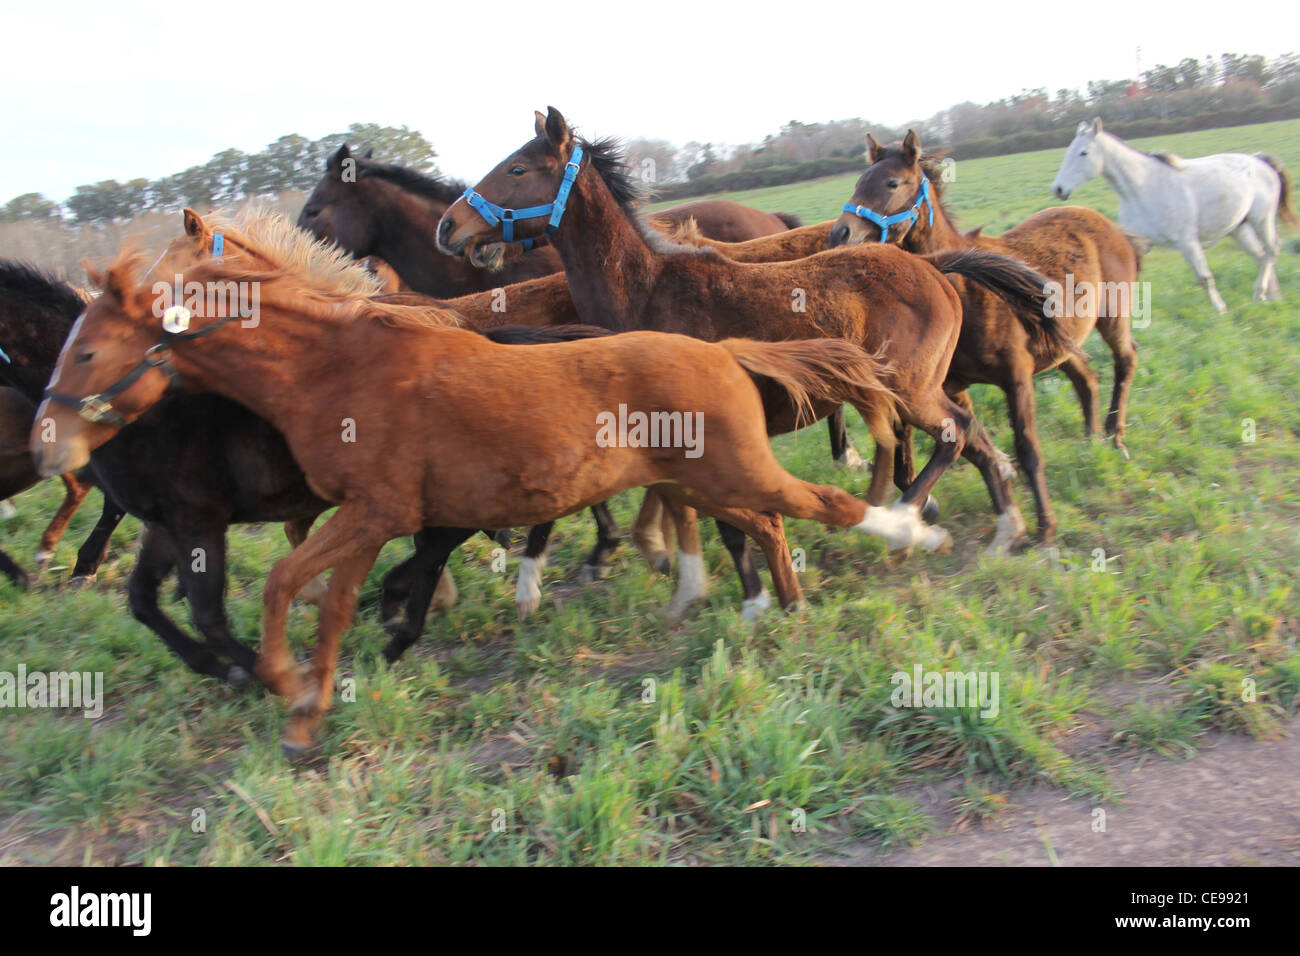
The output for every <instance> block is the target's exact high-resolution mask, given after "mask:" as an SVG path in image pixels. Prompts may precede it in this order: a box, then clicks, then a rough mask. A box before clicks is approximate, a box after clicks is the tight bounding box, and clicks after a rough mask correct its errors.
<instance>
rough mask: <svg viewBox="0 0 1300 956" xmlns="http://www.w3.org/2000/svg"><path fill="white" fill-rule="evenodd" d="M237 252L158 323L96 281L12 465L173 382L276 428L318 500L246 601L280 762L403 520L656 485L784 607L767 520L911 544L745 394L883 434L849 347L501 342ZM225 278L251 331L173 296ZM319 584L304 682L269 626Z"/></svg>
mask: <svg viewBox="0 0 1300 956" xmlns="http://www.w3.org/2000/svg"><path fill="white" fill-rule="evenodd" d="M238 258H239V257H237V256H227V257H224V258H223V259H221V260H213V259H210V258H209V259H205V260H202V261H200V262H199V263H197V264H195V265H193V266H191V267H189V268H184V269H183V270H182V273H183V274H182V279H183V282H184V286H185V288H186V293H185V294H186V296H187V299H186V303H185V305H184V306H180V307H177V306H172V307H169V308H166V309H162V321H161V323H160V321H159V319H158V317H157V313H158V311H159V310H160V309H161V307H162V306H163V305H165V304H166V297H162V296H160V294H159V293H158V292H157V291H155V288H156V287H155V286H153V285H151V284H146V283H143V282H141V280H140V278H139V265H140V263H141V257H140V256H138V255H136V254H132V253H126V254H124V255H122V256H120V257H119V259H118V260H117V261H116V262H115V263H113V265H112V266H111V267H110V268H109V269H108V270H107V272H106V273H105V274H102V275H101V274H99V273H92V278H93V279H94V280H95V282H96V284H97V285H98V286H99V287H100V288H101V289H102V290H103V294H102V295H101V296H100V297H99V298H98V299H97V300H96V301H95V302H94V303H93V304H92V305H91V306H90V307H89V309H88V310H87V312H86V314H85V316H84V318H83V319H82V320H81V321H80V322H79V323H78V326H77V329H76V330H75V331H74V333H73V335H72V336H71V338H70V339H69V341H68V344H67V345H66V347H65V349H64V353H63V356H62V357H61V359H60V362H59V365H58V367H57V369H56V371H55V375H54V377H53V379H52V381H51V384H50V393H49V394H50V395H51V396H58V398H57V401H56V400H55V398H47V400H46V401H45V402H44V403H43V404H42V406H41V408H40V410H39V412H38V422H39V424H38V426H37V427H35V428H34V429H33V432H32V437H31V450H32V454H33V457H34V458H35V460H36V462H37V466H38V468H39V470H40V471H41V472H42V473H43V474H54V473H57V472H61V471H66V470H68V469H71V468H75V467H78V466H80V465H81V464H84V462H85V460H86V459H87V457H88V455H89V453H90V450H91V449H93V448H94V447H96V446H97V445H99V444H101V443H102V442H104V441H106V440H107V439H108V438H110V437H111V436H112V435H113V434H114V433H115V432H116V431H117V424H118V423H119V422H130V421H132V420H134V419H135V418H137V417H139V415H141V414H142V413H143V412H144V411H146V410H147V409H148V408H149V407H151V406H152V405H153V404H155V403H156V402H157V401H158V400H159V399H160V398H161V397H162V396H163V395H164V393H165V392H166V391H167V388H168V386H169V382H170V379H171V378H172V377H173V375H174V376H175V377H178V378H179V379H180V380H181V381H183V382H184V383H185V385H186V387H187V388H189V389H192V390H196V391H211V392H215V393H217V394H221V395H224V396H226V397H228V398H231V399H233V400H236V401H238V402H240V403H241V404H243V405H245V406H246V407H248V408H249V409H250V410H251V411H254V412H255V413H256V414H258V415H261V416H262V417H264V418H265V419H266V420H267V421H269V422H271V423H272V424H273V425H274V426H275V427H276V428H277V429H278V430H279V431H281V432H282V433H283V434H284V436H285V437H286V439H287V440H288V442H289V446H290V448H291V450H292V452H293V454H294V457H295V458H296V459H297V461H298V463H299V464H300V465H301V466H302V468H303V471H304V473H305V475H306V476H307V481H308V483H309V484H310V486H311V487H312V489H313V490H314V491H316V492H317V493H319V494H320V495H321V496H322V497H324V498H325V499H326V500H328V501H331V502H334V503H337V504H338V509H337V511H335V513H334V514H333V516H332V517H331V518H330V519H329V520H328V521H327V522H326V523H325V524H324V525H323V526H322V527H321V528H320V529H318V530H316V531H314V532H313V533H312V534H311V535H310V536H309V537H308V538H307V540H306V541H305V542H304V543H303V544H302V545H300V546H299V547H298V548H296V549H294V550H293V551H292V552H291V553H290V554H289V555H288V556H287V557H285V558H284V559H282V560H281V561H280V562H279V563H277V564H276V566H275V568H274V569H272V571H271V573H270V575H269V577H268V579H267V582H266V588H265V592H264V605H265V610H264V616H263V627H262V631H263V643H262V652H261V655H260V658H259V661H258V673H259V676H261V677H262V678H263V679H264V680H265V681H266V682H267V683H268V684H269V685H270V686H272V687H273V688H274V689H275V690H276V691H277V692H278V693H280V694H281V695H282V696H284V697H285V698H286V699H287V700H288V701H290V702H291V705H292V709H291V712H292V718H291V721H290V725H289V727H288V729H287V731H286V734H285V735H284V738H283V743H284V745H285V747H286V749H287V750H288V751H289V752H290V753H291V754H296V753H301V752H302V750H303V749H305V748H307V747H308V746H310V745H311V744H312V743H313V741H314V739H315V737H316V733H317V731H318V728H319V726H320V723H321V721H322V719H323V716H324V713H325V711H326V710H327V709H328V708H329V706H330V701H331V698H332V694H333V678H334V670H335V667H336V665H337V658H338V651H339V639H340V636H341V633H342V631H343V630H345V629H346V627H347V626H348V625H349V624H350V622H351V620H352V616H353V613H354V611H355V606H356V598H357V591H358V588H359V587H360V585H361V582H362V581H363V580H364V577H365V575H366V573H367V571H368V570H369V568H370V566H371V565H372V564H373V562H374V560H375V558H376V556H377V555H378V553H379V550H380V548H382V546H383V545H384V543H385V542H387V541H388V540H390V539H392V538H394V537H397V536H400V535H403V534H408V533H413V532H415V531H417V530H419V529H420V528H421V527H423V526H426V525H453V524H454V525H456V526H467V527H512V526H516V525H525V524H536V523H540V522H544V521H549V520H552V519H554V518H556V517H559V516H561V515H565V514H570V513H572V512H574V511H577V510H579V509H580V508H583V507H586V506H587V505H589V504H591V503H592V502H595V501H602V500H605V499H607V498H609V497H611V496H612V495H614V494H617V493H618V492H620V491H623V490H626V489H628V488H633V487H637V486H654V487H656V488H657V489H658V490H659V491H660V492H661V493H662V494H663V496H664V497H665V498H666V499H667V500H668V501H669V503H670V507H671V508H672V509H673V510H674V513H675V514H676V515H677V516H678V520H679V521H680V522H681V523H682V524H685V523H689V522H690V521H692V520H693V514H694V511H693V510H692V509H698V510H700V511H702V512H704V513H705V514H710V515H714V516H716V517H719V518H722V519H724V520H726V521H728V522H730V523H731V524H733V525H735V526H737V527H740V528H742V529H744V530H745V532H746V533H747V534H750V535H751V536H752V537H754V538H755V539H756V540H758V541H759V542H760V544H761V545H762V546H763V549H764V552H765V554H766V555H767V560H768V566H769V569H770V571H771V574H772V576H773V580H774V582H775V583H776V586H777V591H778V593H779V595H780V597H781V600H782V603H783V604H786V605H790V604H794V603H796V602H797V601H798V600H799V587H798V582H797V580H796V579H795V576H794V572H793V568H792V566H791V559H790V554H789V550H788V548H787V546H786V544H785V537H784V532H783V529H782V520H781V516H782V515H784V516H789V517H798V518H806V519H811V520H816V521H820V522H822V523H824V524H827V525H835V526H842V527H857V528H859V529H860V530H862V531H865V532H868V533H874V534H881V535H884V536H886V537H890V538H897V537H902V538H905V539H907V540H910V539H911V537H912V534H913V532H914V531H915V530H916V529H915V527H914V522H911V521H908V520H907V516H906V515H902V514H900V513H899V512H898V511H896V510H893V509H888V508H879V507H873V506H869V505H867V504H864V503H863V502H861V501H859V500H858V499H856V498H854V497H853V496H852V495H849V494H847V493H846V492H844V491H842V490H841V489H838V488H834V487H830V486H820V485H812V484H808V483H806V482H803V481H800V480H798V479H796V478H794V477H792V476H790V475H789V474H787V473H786V472H785V471H784V470H783V469H782V468H781V466H780V465H779V464H778V463H777V461H776V458H775V456H774V455H773V454H772V450H771V447H770V446H769V444H768V437H767V430H766V428H765V427H764V419H765V413H764V408H763V403H762V400H761V398H760V395H759V389H758V387H757V386H756V385H755V378H758V379H759V380H761V381H763V382H764V383H765V384H766V385H767V387H768V388H770V389H781V390H782V391H783V392H784V394H785V395H786V405H787V407H788V408H789V410H790V414H792V415H797V414H799V413H800V412H801V411H803V410H806V409H807V408H808V407H809V405H811V404H814V403H816V404H825V403H827V402H832V401H844V400H847V398H848V397H849V396H850V395H851V396H853V397H854V399H855V400H857V401H859V402H861V403H862V404H863V406H864V407H866V408H868V410H869V411H871V412H872V415H871V417H872V420H876V419H880V418H885V417H886V416H887V413H888V410H889V409H890V407H891V406H892V405H893V402H894V398H893V395H892V394H891V393H890V391H889V390H888V388H887V387H886V386H885V384H884V383H883V382H882V381H881V377H880V376H881V371H882V370H881V367H880V364H879V362H878V361H877V360H876V359H874V358H873V357H871V356H870V355H868V354H867V353H866V352H864V351H863V350H861V349H860V348H857V347H856V346H853V345H850V344H848V343H845V342H837V341H833V340H825V341H800V342H787V343H760V342H749V341H735V340H729V341H724V342H721V343H717V344H710V343H706V342H701V341H699V340H698V339H694V338H690V337H687V336H675V335H662V334H659V333H653V332H639V333H632V334H628V335H614V336H609V337H605V338H593V339H588V340H586V341H580V342H573V343H569V344H564V345H535V346H502V345H497V344H495V343H493V342H489V341H487V340H486V339H485V338H483V337H482V336H480V335H477V334H475V333H472V332H469V331H467V330H465V329H462V328H459V327H458V326H459V317H458V316H457V315H456V314H455V313H452V312H450V311H448V310H445V309H439V308H431V307H424V306H412V305H402V304H390V303H386V302H384V301H381V300H376V299H374V298H371V297H368V296H366V295H359V294H356V293H348V292H345V291H343V290H341V289H338V288H335V287H333V286H332V285H331V284H330V279H329V277H328V276H324V277H322V276H319V275H317V274H315V273H313V272H312V271H311V270H310V269H309V268H296V269H295V268H289V267H284V268H281V269H278V270H274V271H269V272H268V271H264V270H249V269H248V267H247V264H246V263H245V264H243V265H241V264H240V263H239V262H238V261H237V260H238ZM232 283H233V284H234V287H235V288H241V289H243V288H248V289H253V288H256V289H258V290H259V291H258V293H257V294H258V300H259V304H258V308H257V313H256V316H254V317H252V320H253V321H252V324H250V322H249V319H248V317H241V315H240V313H239V312H235V313H232V314H224V315H221V316H220V317H217V316H214V315H205V314H203V312H204V308H205V306H204V298H203V296H202V295H201V294H200V295H193V296H191V294H190V292H189V290H190V289H199V290H213V289H218V288H221V289H228V288H231V287H232V286H231V284H232ZM254 283H255V285H253V284H254ZM209 294H210V293H209ZM190 306H193V307H194V308H193V309H190V308H189V307H190ZM237 322H238V324H236V323H237ZM160 324H161V326H162V327H161V328H160ZM163 372H170V373H172V374H163ZM521 383H527V388H526V389H525V388H522V387H521ZM87 396H92V400H91V401H89V402H86V401H85V400H84V397H87ZM93 396H98V397H97V398H94V397H93ZM65 403H67V404H65ZM77 409H80V411H78V410H77ZM635 413H640V414H642V415H646V416H649V415H650V414H652V413H653V414H654V415H655V416H656V419H653V420H657V421H659V422H660V424H661V425H663V426H664V427H667V428H669V430H670V431H671V425H670V424H669V422H671V421H672V419H673V416H675V415H676V416H680V417H679V418H678V419H677V420H678V421H679V422H680V423H681V424H679V425H677V426H676V431H675V432H672V434H674V435H675V436H676V437H677V438H678V439H681V438H682V437H683V435H684V434H685V429H686V428H687V426H686V425H685V422H686V420H687V416H691V418H692V419H693V420H694V422H695V434H696V435H697V437H698V438H699V439H701V440H702V441H703V440H706V441H707V443H708V444H707V451H706V450H705V447H704V446H703V445H698V446H696V447H698V450H699V452H700V454H698V455H697V454H693V453H692V446H691V444H690V443H689V442H684V441H683V442H679V444H681V447H669V446H670V445H672V444H673V443H672V442H667V443H665V442H661V441H650V440H647V435H646V434H645V431H644V428H643V427H642V426H635V425H634V426H632V427H631V428H630V429H629V430H627V431H626V432H625V431H624V430H623V428H622V426H621V425H620V427H619V428H618V429H616V430H615V431H617V436H616V435H615V434H614V433H612V432H611V431H610V427H611V423H610V421H609V417H610V416H617V417H619V418H620V419H621V420H624V421H625V422H627V423H629V424H630V423H631V422H632V418H631V417H630V416H631V415H633V414H635ZM659 416H665V417H666V421H665V419H664V418H660V417H659ZM700 423H704V424H703V425H702V426H701V425H700ZM643 424H644V423H643ZM651 427H654V426H651ZM701 427H703V428H706V429H707V432H705V431H701V430H700V428H701ZM638 428H640V429H641V430H640V431H638ZM665 434H668V433H667V432H661V435H665ZM888 434H889V432H888V430H887V429H886V430H885V432H884V433H883V434H882V436H881V437H882V438H885V437H887V436H888ZM685 531H686V529H685V528H684V527H681V526H680V525H679V532H685ZM327 569H332V570H333V574H332V575H331V577H330V583H329V591H328V594H327V595H326V597H325V599H324V601H323V603H322V608H321V614H320V619H319V625H318V641H317V646H316V652H315V657H314V661H313V666H312V668H311V670H310V671H309V672H308V673H306V674H305V675H304V674H302V673H300V671H299V670H298V668H297V667H296V666H295V665H294V662H293V660H292V657H291V655H290V652H289V648H288V645H287V641H286V635H285V618H286V613H287V611H288V606H289V601H290V600H291V598H292V597H293V595H294V594H296V593H297V592H298V591H299V590H300V589H301V588H302V587H303V586H304V585H305V584H307V582H309V581H310V580H311V579H312V578H314V577H315V576H316V575H317V574H319V573H321V572H322V571H325V570H327ZM684 570H685V569H684Z"/></svg>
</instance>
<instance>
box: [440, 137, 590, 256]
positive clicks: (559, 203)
mask: <svg viewBox="0 0 1300 956" xmlns="http://www.w3.org/2000/svg"><path fill="white" fill-rule="evenodd" d="M581 168H582V147H581V146H577V145H575V146H574V147H573V155H572V156H570V157H569V161H568V162H567V163H565V164H564V178H563V179H561V180H560V188H559V189H558V190H557V191H556V193H555V199H554V200H553V201H552V202H548V203H547V204H546V205H544V206H529V207H528V208H526V209H507V208H505V207H504V206H498V205H497V204H496V203H494V202H488V200H486V199H484V198H483V197H482V196H480V195H479V194H478V193H476V192H475V191H474V187H473V186H471V187H470V188H468V189H466V190H465V196H464V198H465V202H467V203H469V207H470V208H471V209H473V210H474V211H475V212H476V213H478V214H479V215H480V216H482V217H483V221H484V222H486V223H487V224H488V225H489V226H495V225H496V224H497V223H501V238H502V240H503V241H504V242H509V243H517V244H520V245H522V246H523V247H524V249H525V250H528V249H531V248H532V247H533V246H534V244H535V243H536V240H535V239H532V238H531V237H530V238H526V239H516V238H515V220H517V219H540V218H541V217H542V216H549V217H550V218H549V219H548V220H547V223H546V234H547V235H548V236H551V235H554V234H555V230H556V229H559V228H560V220H561V219H563V218H564V205H565V203H567V202H568V201H569V191H570V190H572V189H573V181H574V180H575V179H576V178H577V177H578V171H579V170H580V169H581Z"/></svg>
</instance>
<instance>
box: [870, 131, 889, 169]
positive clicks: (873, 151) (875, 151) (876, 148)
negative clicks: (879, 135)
mask: <svg viewBox="0 0 1300 956" xmlns="http://www.w3.org/2000/svg"><path fill="white" fill-rule="evenodd" d="M884 151H885V147H883V146H881V145H880V144H879V143H877V142H876V137H874V136H872V135H871V134H870V133H868V134H867V161H868V162H869V163H874V162H875V161H876V160H878V159H879V158H880V154H881V153H883V152H884Z"/></svg>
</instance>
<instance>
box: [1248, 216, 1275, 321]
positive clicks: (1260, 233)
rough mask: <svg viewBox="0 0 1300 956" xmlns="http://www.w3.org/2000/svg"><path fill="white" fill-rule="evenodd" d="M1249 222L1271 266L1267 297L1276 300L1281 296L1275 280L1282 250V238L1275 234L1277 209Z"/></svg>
mask: <svg viewBox="0 0 1300 956" xmlns="http://www.w3.org/2000/svg"><path fill="white" fill-rule="evenodd" d="M1251 224H1252V225H1253V226H1254V227H1255V235H1256V236H1257V237H1258V238H1259V241H1260V243H1261V244H1262V245H1263V247H1264V249H1265V250H1266V251H1267V252H1268V255H1269V263H1270V266H1271V268H1270V270H1269V277H1270V281H1269V286H1268V289H1267V292H1268V297H1269V298H1270V299H1273V300H1274V301H1278V300H1280V299H1281V298H1282V286H1281V285H1280V284H1279V283H1278V281H1277V257H1278V253H1280V252H1281V251H1282V240H1281V239H1280V238H1279V237H1278V234H1277V209H1276V208H1273V209H1269V210H1268V211H1267V212H1265V213H1264V214H1263V215H1262V216H1259V217H1258V218H1256V219H1254V220H1252V223H1251Z"/></svg>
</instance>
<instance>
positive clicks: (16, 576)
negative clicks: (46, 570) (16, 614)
mask: <svg viewBox="0 0 1300 956" xmlns="http://www.w3.org/2000/svg"><path fill="white" fill-rule="evenodd" d="M0 574H3V575H4V576H5V577H7V578H8V579H9V580H10V581H12V582H13V583H14V587H16V588H18V589H20V590H23V591H26V590H27V588H28V587H29V586H30V585H31V579H30V578H29V577H28V576H27V572H26V571H24V570H23V569H22V567H20V566H19V564H18V562H17V561H15V560H14V559H13V558H11V557H9V555H7V554H5V553H4V551H3V550H0Z"/></svg>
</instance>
